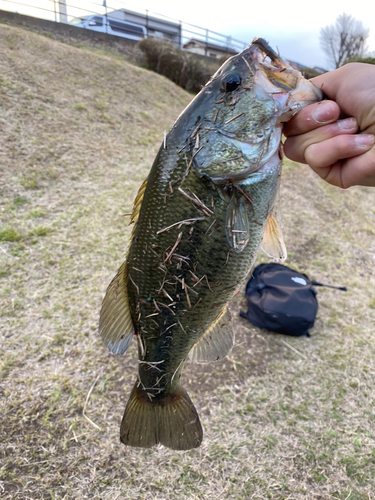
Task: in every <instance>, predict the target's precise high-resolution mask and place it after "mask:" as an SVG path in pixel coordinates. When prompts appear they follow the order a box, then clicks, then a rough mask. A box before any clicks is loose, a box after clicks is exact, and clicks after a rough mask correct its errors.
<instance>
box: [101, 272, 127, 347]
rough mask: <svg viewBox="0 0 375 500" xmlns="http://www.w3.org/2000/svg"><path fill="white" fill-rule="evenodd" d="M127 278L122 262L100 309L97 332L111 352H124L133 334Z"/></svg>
mask: <svg viewBox="0 0 375 500" xmlns="http://www.w3.org/2000/svg"><path fill="white" fill-rule="evenodd" d="M127 278H128V272H127V263H126V262H124V263H123V264H122V266H121V267H120V269H119V270H118V272H117V274H116V276H115V277H114V278H113V280H112V281H111V283H110V285H109V287H108V288H107V292H106V294H105V297H104V300H103V304H102V309H101V311H100V319H99V332H100V335H101V337H102V340H103V343H104V344H105V346H106V347H107V348H108V349H109V350H110V351H111V352H113V354H124V352H125V351H126V349H127V348H128V347H129V344H130V342H131V339H132V337H133V334H134V325H133V321H132V318H131V315H130V307H129V297H128V288H127Z"/></svg>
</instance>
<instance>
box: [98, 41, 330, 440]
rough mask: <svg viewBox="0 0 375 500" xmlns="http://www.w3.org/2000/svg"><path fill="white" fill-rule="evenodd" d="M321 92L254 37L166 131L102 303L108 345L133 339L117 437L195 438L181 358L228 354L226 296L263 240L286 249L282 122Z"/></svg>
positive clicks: (116, 348) (198, 435) (273, 249)
mask: <svg viewBox="0 0 375 500" xmlns="http://www.w3.org/2000/svg"><path fill="white" fill-rule="evenodd" d="M321 97H322V96H321V93H320V92H319V91H318V90H317V89H316V88H315V87H314V86H313V85H312V84H309V83H308V82H306V80H304V78H303V77H302V76H301V75H300V73H298V72H297V71H296V70H294V69H293V68H291V67H290V66H288V65H287V64H286V63H285V62H284V61H282V60H281V59H280V58H279V56H278V55H277V54H275V53H274V52H273V51H272V49H271V48H270V47H269V46H268V44H267V43H266V42H265V41H264V40H261V39H256V40H254V41H253V43H252V45H250V47H249V48H248V49H246V50H244V51H243V52H242V53H240V54H238V55H237V56H234V57H232V58H231V59H229V60H228V61H227V62H225V63H224V65H223V66H222V67H221V68H220V69H219V70H218V72H217V73H216V74H215V75H214V76H213V77H212V79H211V80H210V81H209V82H208V83H207V85H206V86H205V87H204V88H203V89H202V91H201V92H200V93H199V94H198V95H197V96H196V97H195V99H194V100H193V101H192V103H191V104H190V105H189V106H188V107H187V108H186V109H185V110H184V111H183V113H182V114H181V115H180V117H179V118H178V119H177V121H176V123H175V124H174V126H173V127H172V129H171V131H170V132H169V133H168V135H167V136H166V140H165V141H164V143H163V145H162V147H161V148H160V150H159V152H158V154H157V157H156V159H155V161H154V164H153V166H152V168H151V172H150V175H149V177H148V179H147V180H146V182H145V183H144V184H143V185H142V187H141V188H140V192H139V194H138V196H137V198H136V201H135V206H134V210H133V214H132V222H134V223H135V227H134V230H133V234H132V241H131V244H130V248H129V252H128V255H127V257H126V262H125V263H124V264H123V265H122V266H121V268H120V269H119V272H118V273H117V275H116V276H115V278H114V279H113V281H112V282H111V284H110V286H109V287H108V290H107V293H106V296H105V298H104V300H103V305H102V311H101V319H100V331H101V335H102V338H103V341H104V343H105V344H106V345H107V346H108V347H109V348H110V349H111V350H112V352H114V353H117V354H122V353H123V352H125V350H126V349H127V347H128V345H129V343H130V340H131V338H132V337H133V334H134V333H135V335H136V337H137V339H138V358H139V365H138V378H137V381H136V383H135V385H134V387H133V390H132V392H131V395H130V398H129V401H128V404H127V407H126V409H125V413H124V417H123V420H122V423H121V430H120V436H121V441H122V442H123V443H124V444H126V445H131V446H140V447H151V446H153V445H156V444H158V443H161V444H163V445H165V446H168V447H170V448H173V449H179V450H185V449H190V448H194V447H197V446H199V444H200V443H201V441H202V436H203V431H202V427H201V424H200V421H199V417H198V414H197V411H196V409H195V407H194V405H193V403H192V402H191V400H190V398H189V396H188V394H187V393H186V391H185V390H184V389H183V387H182V385H181V380H180V378H181V372H182V369H183V366H184V363H185V362H186V359H187V358H188V357H189V358H190V359H191V360H192V361H194V362H211V361H216V360H218V359H221V358H223V357H224V356H226V355H227V354H228V353H229V352H230V350H231V348H232V346H233V343H234V335H233V329H232V325H231V316H230V311H229V310H228V307H227V304H228V302H229V301H230V300H231V299H232V297H233V296H234V295H235V294H236V292H237V291H238V289H239V287H240V285H241V283H242V282H243V280H244V279H245V278H246V276H247V275H248V273H249V272H250V270H251V268H252V266H253V263H254V261H255V258H256V256H257V253H258V250H259V247H260V245H261V243H262V245H263V247H264V249H265V251H266V252H269V253H270V254H271V255H273V256H275V257H277V258H279V259H280V260H282V259H284V258H285V256H286V251H285V246H284V243H283V240H282V235H281V232H280V227H279V223H278V217H277V210H276V208H275V202H276V198H277V193H278V188H279V184H280V174H281V163H282V162H281V156H282V152H281V145H280V141H281V127H282V125H281V123H280V122H281V121H285V120H287V119H289V118H290V117H291V116H292V115H293V114H294V113H295V112H297V111H298V109H300V108H301V107H303V106H305V105H307V104H309V103H311V102H315V101H317V100H319V99H321ZM262 238H263V240H262Z"/></svg>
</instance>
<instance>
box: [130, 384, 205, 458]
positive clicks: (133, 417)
mask: <svg viewBox="0 0 375 500" xmlns="http://www.w3.org/2000/svg"><path fill="white" fill-rule="evenodd" d="M202 438H203V430H202V426H201V423H200V421H199V417H198V413H197V410H196V409H195V406H194V405H193V403H192V402H191V400H190V398H189V396H188V394H187V392H186V391H185V390H184V389H183V388H182V387H178V388H177V390H176V392H174V393H173V394H168V395H166V396H165V397H164V398H160V397H158V398H157V399H156V398H153V397H152V396H151V395H150V396H148V395H147V393H146V392H145V390H144V389H143V388H142V386H141V385H140V384H138V383H136V384H135V386H134V387H133V390H132V392H131V394H130V398H129V401H128V404H127V406H126V409H125V413H124V417H123V419H122V422H121V429H120V439H121V442H122V443H124V444H125V445H127V446H136V447H140V448H151V447H152V446H155V445H157V444H162V445H164V446H167V447H168V448H172V450H191V449H193V448H197V447H198V446H199V445H200V444H201V442H202Z"/></svg>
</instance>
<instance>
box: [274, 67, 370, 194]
mask: <svg viewBox="0 0 375 500" xmlns="http://www.w3.org/2000/svg"><path fill="white" fill-rule="evenodd" d="M311 81H312V82H313V83H314V84H315V85H316V86H317V87H318V88H320V89H321V90H322V91H323V93H324V94H325V95H326V96H327V97H328V99H331V100H329V101H322V102H319V103H316V104H311V105H310V106H307V107H306V108H304V109H302V110H301V111H300V112H299V113H298V114H297V115H296V116H295V117H293V118H292V119H291V120H290V121H289V122H288V123H287V124H286V125H285V126H284V135H285V136H286V137H287V139H286V141H285V144H284V151H285V154H286V156H287V157H288V158H290V159H291V160H294V161H298V162H300V163H308V164H309V165H310V167H311V168H312V169H313V170H314V171H315V172H316V173H317V174H318V175H319V176H320V177H321V178H322V179H324V180H326V181H327V182H329V183H330V184H333V185H334V186H339V187H341V188H348V187H350V186H355V185H361V186H375V145H374V144H375V137H374V134H375V65H371V64H363V63H351V64H347V65H345V66H342V67H341V68H339V69H337V70H334V71H331V72H329V73H325V74H323V75H319V76H317V77H315V78H312V79H311ZM357 132H359V133H357Z"/></svg>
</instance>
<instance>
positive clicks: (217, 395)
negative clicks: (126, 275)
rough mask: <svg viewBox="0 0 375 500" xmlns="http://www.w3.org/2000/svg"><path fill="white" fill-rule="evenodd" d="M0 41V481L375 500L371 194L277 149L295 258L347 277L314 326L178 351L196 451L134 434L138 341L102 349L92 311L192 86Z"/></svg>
mask: <svg viewBox="0 0 375 500" xmlns="http://www.w3.org/2000/svg"><path fill="white" fill-rule="evenodd" d="M0 40H1V43H0V51H1V57H0V66H1V70H0V84H1V86H0V102H1V116H0V127H1V131H0V134H1V147H0V169H1V174H0V189H1V198H0V200H1V201H0V203H1V212H0V214H1V226H0V240H1V241H0V243H1V246H0V259H1V260H0V307H1V317H0V340H1V342H0V354H1V358H0V370H1V371H0V376H1V377H2V380H1V383H0V396H1V407H0V434H1V436H0V450H1V459H0V496H1V497H2V498H5V499H14V498H17V499H18V498H19V499H26V498H32V499H39V498H56V499H60V498H67V499H68V498H69V499H70V498H87V499H93V498H97V499H99V498H102V499H105V500H110V499H114V498H124V499H140V498H141V499H143V498H145V499H150V498H152V499H160V500H161V499H166V498H168V499H169V498H176V499H177V498H186V499H193V498H197V499H212V498H223V499H227V498H228V499H229V498H230V499H242V498H256V499H263V498H264V499H266V498H267V499H280V500H281V499H284V498H293V499H297V500H299V499H310V498H319V499H326V498H327V499H328V498H340V499H348V500H349V499H351V500H362V499H363V500H364V499H368V498H371V496H370V495H371V494H372V491H373V487H372V485H373V483H374V480H375V453H374V444H375V443H374V425H375V415H374V401H375V391H374V376H375V364H374V354H375V340H374V327H373V325H374V319H375V291H374V290H375V288H374V284H375V272H374V265H375V259H374V254H375V211H374V203H373V200H374V191H372V190H370V189H365V188H356V189H351V190H349V191H346V192H343V191H339V190H337V189H334V188H331V187H329V186H326V185H325V184H324V183H323V182H321V181H320V180H318V179H317V178H316V176H314V175H313V173H311V172H310V171H309V170H308V169H307V168H306V167H300V166H298V165H296V164H292V163H287V164H286V167H285V170H284V177H283V185H282V201H283V204H282V208H283V220H284V225H285V233H286V241H287V245H288V248H289V251H290V259H289V263H290V264H292V265H294V266H296V267H298V268H299V269H300V270H303V271H305V272H307V273H308V274H310V275H311V277H313V278H315V279H318V280H320V281H323V282H331V283H336V284H339V285H346V286H348V288H349V291H348V292H347V293H346V294H344V293H342V292H337V291H333V290H329V289H323V290H319V299H320V310H319V315H318V319H317V322H316V326H315V328H314V330H313V332H312V333H313V334H314V335H313V337H312V338H310V339H307V338H302V339H289V338H281V337H279V336H277V335H272V334H268V333H266V332H263V331H260V330H257V329H255V328H252V327H251V326H250V325H249V324H247V323H246V322H245V321H244V320H242V319H239V318H238V319H236V322H235V328H236V331H237V339H238V343H237V346H236V347H235V349H234V350H233V352H232V354H231V355H230V357H229V358H227V359H226V360H225V361H224V362H223V363H221V364H218V365H212V366H211V365H210V366H198V367H196V366H194V365H190V364H189V365H187V366H186V369H185V384H186V386H187V388H188V390H189V392H190V394H191V397H192V399H193V401H194V402H195V403H196V404H197V407H198V410H199V412H200V414H201V417H202V422H203V425H204V427H205V439H204V442H203V445H202V446H201V448H200V449H198V450H194V451H191V452H184V453H176V452H173V451H170V450H166V449H163V448H160V449H152V450H138V449H125V448H124V447H123V446H122V445H120V444H119V439H118V432H119V423H120V420H121V417H122V413H123V409H124V406H125V403H126V398H127V395H128V393H129V390H130V387H131V386H132V384H133V381H134V377H135V370H136V355H135V346H134V345H133V346H131V348H130V354H129V355H126V356H124V357H122V358H118V357H113V356H111V355H109V354H108V353H107V352H106V351H105V350H104V349H103V347H102V346H101V343H100V340H99V339H98V335H97V321H98V312H99V309H100V302H101V299H102V296H103V293H104V291H105V288H106V286H107V284H108V283H109V280H110V279H111V277H112V275H113V274H114V272H115V271H116V269H117V268H118V266H119V265H120V264H121V262H122V260H123V256H124V252H125V249H126V246H127V237H128V234H129V229H128V227H127V219H126V218H124V217H123V214H124V213H127V212H129V210H130V208H131V203H132V199H133V197H134V195H135V193H136V191H137V188H138V186H139V184H140V182H141V181H142V179H143V178H144V177H145V176H146V175H147V172H148V169H149V168H150V165H151V163H152V159H153V157H154V155H155V153H156V151H157V148H158V147H159V145H160V142H161V140H162V136H163V130H164V129H168V128H169V126H170V125H171V124H172V123H173V121H174V119H175V118H176V117H177V115H178V114H179V112H180V111H181V110H182V109H183V108H184V106H185V105H186V104H187V103H188V102H189V100H190V98H191V96H189V95H188V94H186V93H185V92H184V91H182V90H181V89H179V88H178V87H176V86H174V85H173V84H172V83H170V82H168V81H167V80H166V79H164V78H162V77H159V76H158V75H154V74H151V73H149V72H147V71H145V70H142V69H139V68H137V67H134V66H131V65H129V64H128V63H126V62H123V61H121V58H120V57H118V55H117V56H116V57H115V58H110V57H106V56H103V55H98V54H96V53H93V52H90V51H87V50H80V49H77V48H72V47H69V46H66V45H63V44H60V43H58V42H54V41H51V40H49V39H46V38H43V37H40V36H38V35H35V34H32V33H28V32H25V31H22V30H19V29H16V28H10V27H5V26H0ZM240 302H241V299H240V298H238V299H237V300H236V303H235V304H234V306H235V307H237V309H238V307H239V305H240ZM83 412H85V415H86V416H87V417H88V418H86V417H85V416H84V415H83Z"/></svg>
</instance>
